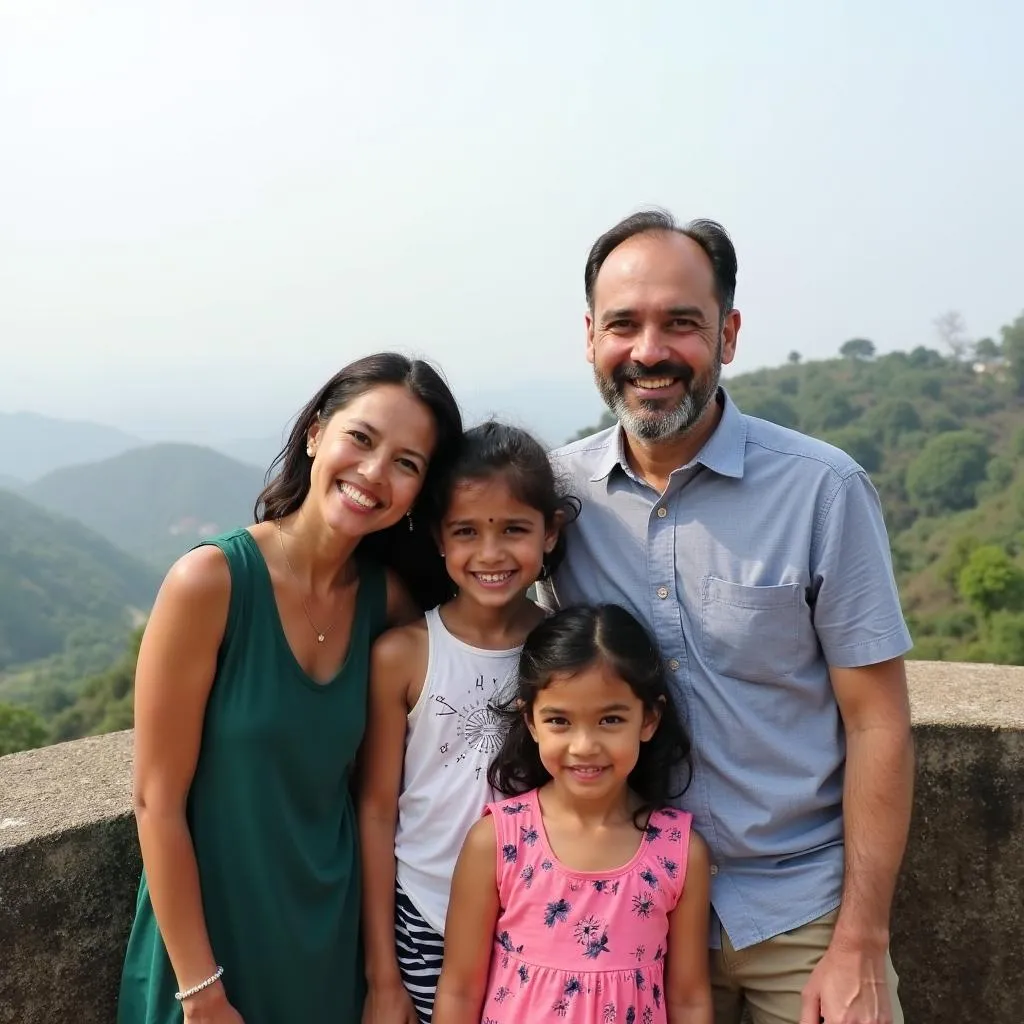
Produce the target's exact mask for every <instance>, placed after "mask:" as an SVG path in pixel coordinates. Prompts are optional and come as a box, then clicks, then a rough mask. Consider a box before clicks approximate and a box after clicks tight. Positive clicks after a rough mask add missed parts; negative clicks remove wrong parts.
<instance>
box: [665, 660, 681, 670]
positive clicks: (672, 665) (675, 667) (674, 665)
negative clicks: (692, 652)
mask: <svg viewBox="0 0 1024 1024" xmlns="http://www.w3.org/2000/svg"><path fill="white" fill-rule="evenodd" d="M668 667H669V668H670V669H672V671H673V672H676V671H678V669H679V662H678V661H676V659H675V658H673V659H672V660H671V661H670V662H669V663H668Z"/></svg>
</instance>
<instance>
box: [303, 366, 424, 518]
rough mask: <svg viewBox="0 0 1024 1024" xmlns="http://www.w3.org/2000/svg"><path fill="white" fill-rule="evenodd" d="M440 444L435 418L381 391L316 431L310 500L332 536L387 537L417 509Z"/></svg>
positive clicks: (388, 388)
mask: <svg viewBox="0 0 1024 1024" xmlns="http://www.w3.org/2000/svg"><path fill="white" fill-rule="evenodd" d="M436 441H437V427H436V425H435V423H434V417H433V415H432V414H431V412H430V410H429V409H428V408H427V407H426V406H425V405H424V404H423V403H422V402H421V401H420V400H419V399H418V398H415V397H414V396H413V395H412V394H411V393H410V392H409V390H408V389H407V388H405V387H403V386H402V385H400V384H382V385H380V386H379V387H375V388H373V389H371V390H370V391H367V392H365V393H364V394H362V395H360V396H359V397H358V398H355V399H353V400H352V401H351V402H349V404H348V405H346V406H345V407H344V408H343V409H339V410H338V411H337V412H336V413H335V414H334V415H333V416H332V417H331V418H330V419H329V420H327V421H326V422H325V423H322V424H318V425H317V426H315V427H313V429H312V430H310V432H309V437H308V441H307V444H308V450H309V451H311V452H312V455H313V465H312V467H311V469H310V488H309V496H308V498H307V499H306V500H307V502H313V503H314V506H315V507H317V508H319V511H320V513H321V515H322V517H323V520H324V522H325V523H326V524H327V526H329V527H330V528H331V529H333V530H338V531H339V532H342V533H345V534H347V535H350V536H355V537H362V536H364V535H366V534H368V533H374V532H376V531H377V530H383V529H385V528H387V527H388V526H391V525H393V524H394V523H397V522H398V520H399V519H401V518H402V516H404V515H405V514H406V512H408V511H409V509H410V508H412V505H413V502H415V500H416V497H417V495H418V494H419V493H420V488H421V487H422V486H423V480H424V478H425V476H426V472H427V464H428V463H429V461H430V456H431V454H432V453H433V451H434V445H435V443H436Z"/></svg>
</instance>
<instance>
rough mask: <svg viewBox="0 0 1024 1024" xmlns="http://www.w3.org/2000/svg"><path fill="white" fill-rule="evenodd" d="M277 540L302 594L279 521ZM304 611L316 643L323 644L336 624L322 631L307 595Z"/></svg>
mask: <svg viewBox="0 0 1024 1024" xmlns="http://www.w3.org/2000/svg"><path fill="white" fill-rule="evenodd" d="M277 539H278V540H279V541H280V542H281V554H282V555H284V564H285V565H287V566H288V571H289V572H290V573H291V574H292V579H293V580H295V583H296V586H298V588H299V592H300V593H301V592H302V589H303V588H302V584H301V583H300V582H299V577H298V575H297V574H296V572H295V570H294V569H293V568H292V560H291V559H290V558H289V557H288V549H287V548H286V547H285V546H284V533H283V532H282V530H281V520H280V519H278V520H277ZM302 610H303V611H304V612H305V613H306V620H307V621H308V622H309V626H310V629H312V630H313V632H314V633H315V634H316V642H317V643H318V644H322V643H323V642H324V641H325V640H326V639H327V634H328V633H330V631H331V630H332V629H334V623H333V622H332V623H331V624H330V625H329V626H328V627H327V628H326V629H320V628H319V627H318V626H317V624H316V623H315V622H314V621H313V616H312V615H310V614H309V605H307V604H306V595H305V594H302Z"/></svg>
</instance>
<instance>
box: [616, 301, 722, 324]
mask: <svg viewBox="0 0 1024 1024" xmlns="http://www.w3.org/2000/svg"><path fill="white" fill-rule="evenodd" d="M665 316H666V317H668V318H670V319H688V320H702V321H703V320H706V319H707V314H706V313H705V312H704V310H703V309H701V308H700V306H670V307H669V308H668V309H666V310H665ZM635 318H636V310H635V309H629V308H625V307H623V308H621V309H609V310H607V311H606V312H605V313H603V314H602V315H601V326H602V327H607V326H608V324H610V323H612V322H613V321H615V320H633V319H635Z"/></svg>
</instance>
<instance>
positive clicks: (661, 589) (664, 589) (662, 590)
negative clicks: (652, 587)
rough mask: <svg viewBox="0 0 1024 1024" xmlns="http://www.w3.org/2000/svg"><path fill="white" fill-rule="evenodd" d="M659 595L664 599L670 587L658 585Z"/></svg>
mask: <svg viewBox="0 0 1024 1024" xmlns="http://www.w3.org/2000/svg"><path fill="white" fill-rule="evenodd" d="M658 597H660V598H661V599H662V600H664V599H665V598H666V597H668V587H658Z"/></svg>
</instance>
